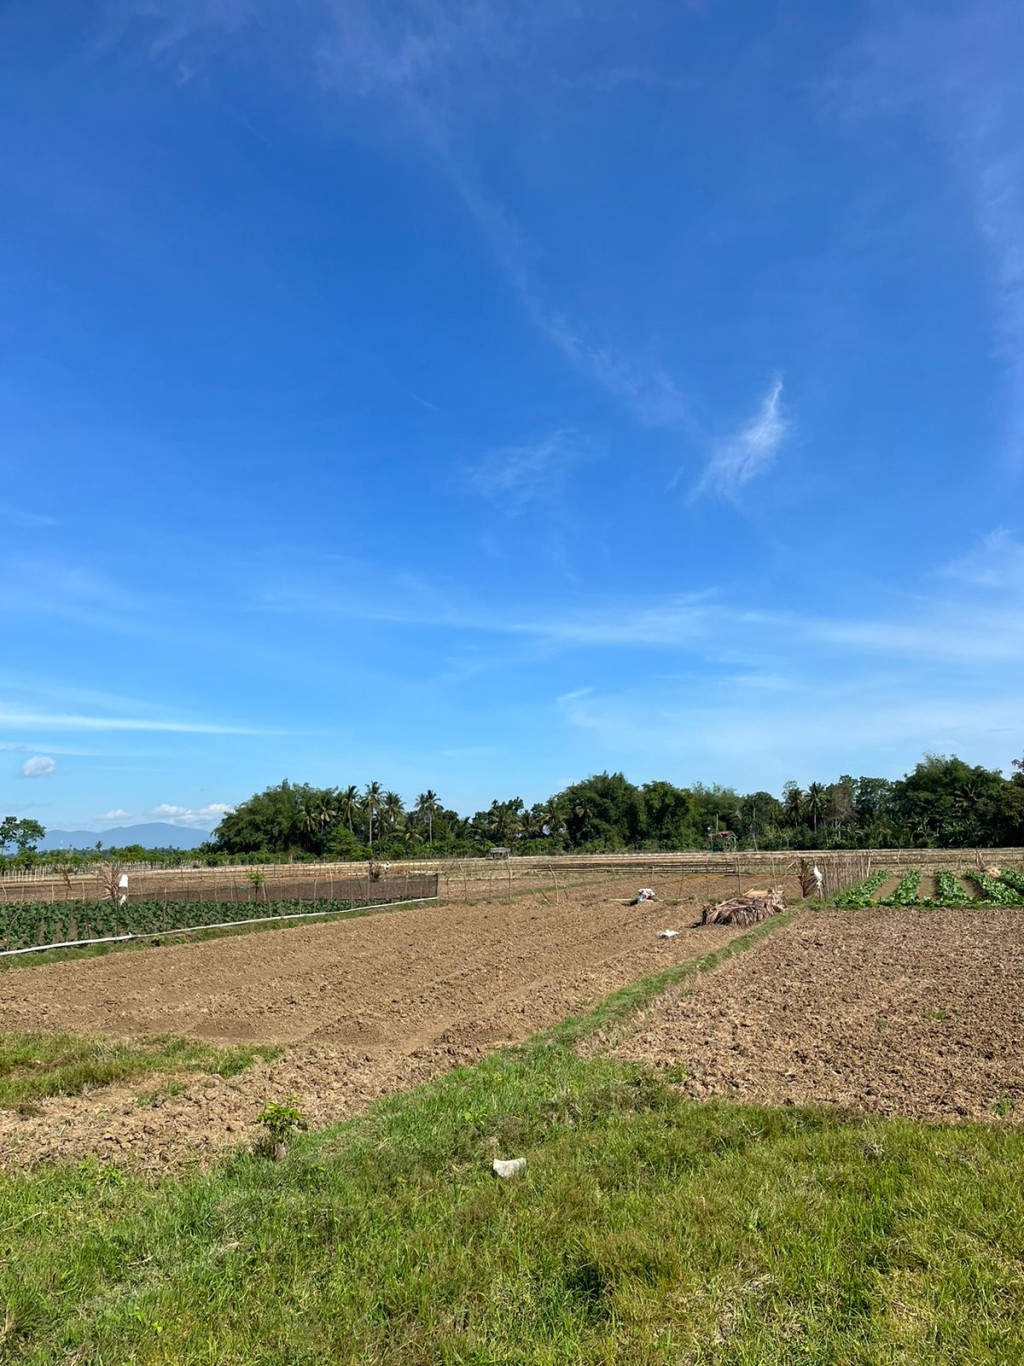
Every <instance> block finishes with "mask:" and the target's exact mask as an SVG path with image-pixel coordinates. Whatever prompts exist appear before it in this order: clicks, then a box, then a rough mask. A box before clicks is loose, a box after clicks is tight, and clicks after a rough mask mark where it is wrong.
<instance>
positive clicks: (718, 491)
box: [691, 376, 789, 498]
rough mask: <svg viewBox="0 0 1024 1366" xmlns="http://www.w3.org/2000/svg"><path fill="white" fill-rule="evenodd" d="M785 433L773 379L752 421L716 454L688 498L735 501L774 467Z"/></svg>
mask: <svg viewBox="0 0 1024 1366" xmlns="http://www.w3.org/2000/svg"><path fill="white" fill-rule="evenodd" d="M788 430H789V423H788V421H787V419H786V417H785V415H784V413H783V410H782V380H781V378H780V377H779V376H776V377H775V379H774V380H772V383H771V385H770V386H769V388H768V391H767V392H766V393H765V395H764V397H763V398H762V400H761V405H760V407H759V408H758V411H757V414H756V415H755V417H754V418H753V419H752V420H751V421H750V422H749V423H747V425H746V426H745V427H743V428H742V429H741V430H740V431H739V432H737V433H736V434H735V435H734V436H732V437H730V438H729V439H728V440H727V441H724V442H722V444H721V445H720V446H719V447H718V448H717V449H716V450H715V452H714V454H713V455H712V457H711V459H710V460H709V461H708V464H707V466H706V467H705V470H704V473H703V474H702V475H701V477H700V479H699V480H698V482H697V484H696V485H695V486H694V489H693V492H692V494H691V498H698V497H700V495H701V494H705V493H711V494H715V495H717V496H718V497H721V498H735V497H736V496H737V495H738V494H739V493H740V491H741V490H742V489H743V488H744V486H745V485H746V484H749V483H750V481H751V480H752V479H756V478H757V476H758V475H761V474H764V473H765V471H766V470H768V469H770V468H771V466H772V465H773V464H774V463H775V459H776V456H777V455H778V453H779V448H780V447H781V446H782V443H783V441H784V440H785V438H786V434H787V432H788Z"/></svg>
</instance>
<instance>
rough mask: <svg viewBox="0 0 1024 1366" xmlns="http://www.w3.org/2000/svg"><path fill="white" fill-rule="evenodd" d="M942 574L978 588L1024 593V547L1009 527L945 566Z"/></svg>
mask: <svg viewBox="0 0 1024 1366" xmlns="http://www.w3.org/2000/svg"><path fill="white" fill-rule="evenodd" d="M939 573H940V574H941V575H942V576H944V577H946V578H949V579H954V580H959V581H960V582H962V583H965V584H968V585H970V586H972V587H975V588H988V589H996V590H1002V591H1005V592H1011V593H1017V594H1021V593H1024V544H1022V543H1021V542H1020V541H1018V540H1017V539H1016V538H1015V537H1014V536H1013V534H1012V532H1010V531H1007V530H1006V528H1005V527H1000V528H998V529H997V530H995V531H992V532H990V533H989V535H988V536H986V537H985V538H984V540H983V541H982V542H981V544H980V545H977V546H975V547H974V548H973V549H971V550H969V551H968V552H967V553H966V554H965V555H961V556H958V557H957V558H956V559H953V560H951V561H950V562H949V563H948V564H947V565H944V566H943V567H942V568H941V569H940V571H939Z"/></svg>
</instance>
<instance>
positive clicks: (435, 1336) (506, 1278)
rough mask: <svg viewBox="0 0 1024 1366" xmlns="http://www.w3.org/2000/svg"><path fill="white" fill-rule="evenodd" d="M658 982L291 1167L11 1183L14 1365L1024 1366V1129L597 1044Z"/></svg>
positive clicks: (6, 1325) (2, 1348)
mask: <svg viewBox="0 0 1024 1366" xmlns="http://www.w3.org/2000/svg"><path fill="white" fill-rule="evenodd" d="M763 932H764V930H763V928H762V930H761V931H759V932H755V934H754V936H752V937H750V938H747V937H745V939H744V941H743V942H753V939H755V938H757V937H760V934H761V933H763ZM739 943H740V941H734V945H733V946H730V949H729V951H735V945H736V944H739ZM681 971H682V970H680V969H675V970H673V975H674V976H678V975H679V974H680V973H681ZM659 981H660V982H661V984H662V985H663V984H664V978H662V979H659ZM652 990H653V985H652V984H651V983H648V984H646V985H644V986H639V987H635V988H630V989H629V990H628V991H627V992H625V993H620V994H619V995H618V996H617V997H613V998H611V999H610V1001H609V1002H605V1003H602V1005H601V1006H600V1007H599V1008H598V1009H597V1011H595V1012H594V1013H593V1014H592V1015H591V1016H589V1017H587V1018H586V1020H585V1021H577V1022H575V1023H572V1024H567V1025H565V1026H561V1027H559V1029H557V1030H555V1031H552V1032H551V1033H550V1034H549V1035H547V1036H545V1037H544V1038H543V1039H541V1040H539V1041H537V1042H534V1043H533V1044H530V1045H528V1046H525V1047H523V1048H520V1049H516V1050H512V1051H509V1052H506V1053H503V1054H499V1055H496V1056H494V1057H492V1058H490V1059H489V1060H487V1061H486V1062H484V1063H483V1064H481V1065H480V1066H478V1067H475V1068H472V1069H463V1070H461V1071H458V1072H454V1073H451V1074H449V1075H448V1076H445V1077H442V1078H440V1079H439V1080H437V1081H436V1082H434V1083H432V1084H430V1085H429V1086H426V1087H423V1088H421V1089H419V1090H418V1091H415V1092H411V1093H409V1094H408V1095H404V1096H397V1097H392V1098H389V1099H387V1100H385V1101H383V1102H380V1103H379V1104H378V1105H376V1106H375V1107H374V1108H373V1109H372V1110H370V1111H369V1112H368V1113H367V1114H365V1115H363V1116H361V1117H360V1118H358V1119H356V1120H353V1121H350V1122H349V1123H347V1124H344V1125H339V1126H336V1127H335V1128H333V1129H330V1130H327V1131H326V1132H324V1133H320V1134H310V1135H305V1136H302V1137H300V1138H298V1139H296V1140H295V1141H294V1142H293V1144H292V1147H291V1149H290V1152H289V1154H288V1156H287V1158H286V1159H285V1160H284V1161H282V1162H278V1163H274V1162H271V1161H268V1160H266V1159H259V1158H255V1157H251V1156H239V1157H237V1158H235V1159H234V1160H233V1161H231V1162H229V1163H226V1164H225V1165H223V1166H221V1167H219V1168H217V1169H216V1170H214V1171H212V1172H210V1173H208V1174H207V1175H205V1176H201V1177H199V1176H194V1177H190V1178H187V1179H180V1180H171V1179H165V1180H162V1181H160V1182H157V1183H153V1182H147V1181H144V1180H142V1179H139V1178H136V1177H133V1176H129V1175H126V1174H124V1173H123V1172H120V1171H118V1170H116V1169H113V1168H104V1167H101V1166H99V1165H95V1164H84V1165H80V1166H75V1167H60V1168H53V1169H41V1170H39V1171H37V1172H35V1173H33V1174H25V1175H18V1176H6V1177H4V1178H3V1179H2V1180H0V1360H4V1361H11V1362H29V1363H38V1364H39V1366H41V1364H42V1363H52V1362H67V1363H72V1362H73V1363H78V1364H79V1366H122V1363H129V1362H131V1363H168V1364H169V1363H176V1364H178V1363H208V1364H209V1366H214V1364H215V1363H216V1366H222V1363H223V1364H227V1363H237V1364H238V1366H241V1364H242V1363H245V1364H246V1366H250V1364H251V1366H255V1364H256V1363H261V1364H264V1363H265V1364H266V1366H271V1364H273V1366H307V1363H308V1364H309V1366H312V1364H313V1363H317V1364H318V1366H319V1363H324V1362H332V1363H336V1362H337V1363H349V1362H351V1363H357V1362H358V1363H360V1364H361V1366H426V1364H427V1363H446V1366H447V1364H450V1366H456V1363H458V1366H485V1363H486V1364H487V1366H491V1364H492V1363H493V1364H494V1366H496V1364H497V1363H502V1366H520V1364H521V1363H523V1364H525V1363H533V1364H536V1366H541V1364H542V1363H543V1366H575V1364H577V1363H579V1364H580V1366H582V1363H587V1364H588V1366H589V1364H590V1363H621V1364H622V1366H627V1364H628V1366H670V1364H671V1366H680V1364H681V1363H731V1364H735V1366H739V1363H743V1364H744V1366H773V1364H775V1363H777V1364H778V1366H782V1363H791V1362H802V1363H811V1362H813V1363H821V1366H826V1363H827V1364H828V1366H833V1364H835V1363H851V1366H852V1364H853V1363H857V1364H858V1366H861V1364H863V1366H867V1363H871V1364H872V1366H883V1363H884V1366H893V1363H922V1366H923V1363H929V1364H930V1363H936V1362H949V1363H954V1362H955V1363H976V1362H978V1363H980V1362H986V1363H987V1362H1006V1363H1010V1362H1020V1361H1022V1360H1024V1348H1022V1346H1021V1344H1022V1343H1024V1183H1022V1180H1021V1177H1022V1174H1024V1133H1021V1132H1020V1131H1018V1130H1016V1129H1014V1128H1011V1127H1008V1126H992V1127H987V1126H978V1125H964V1126H955V1127H954V1126H948V1127H939V1126H934V1127H932V1126H926V1125H921V1124H916V1123H912V1122H909V1121H907V1122H902V1121H900V1122H892V1121H885V1120H881V1119H857V1118H853V1117H850V1116H844V1115H841V1114H837V1113H835V1112H826V1111H817V1110H804V1109H798V1108H789V1109H783V1110H767V1109H759V1108H753V1107H740V1106H733V1105H729V1104H726V1103H710V1104H702V1105H697V1104H693V1103H691V1102H688V1101H685V1100H682V1099H681V1098H680V1097H679V1096H678V1095H677V1094H676V1093H675V1092H674V1091H673V1090H672V1087H671V1085H669V1084H668V1083H667V1082H666V1081H665V1080H661V1079H658V1078H657V1077H654V1076H652V1075H651V1074H649V1073H645V1072H644V1071H643V1070H642V1069H639V1068H636V1067H633V1066H629V1065H625V1064H620V1063H617V1062H614V1061H610V1060H608V1059H607V1058H601V1057H598V1058H593V1059H591V1060H588V1061H585V1060H582V1059H581V1058H579V1057H578V1056H577V1055H576V1053H575V1052H574V1051H573V1050H572V1047H571V1044H572V1042H573V1041H574V1040H578V1039H579V1038H580V1037H582V1035H583V1034H584V1033H585V1032H586V1029H588V1028H595V1027H598V1028H601V1029H602V1030H603V1031H606V1032H612V1033H614V1032H615V1030H616V1029H617V1028H619V1027H620V1026H621V1025H622V1024H623V1021H624V1018H625V1015H626V1012H627V1011H628V1010H629V1009H631V1008H635V1006H636V1005H638V1004H641V1003H642V1002H643V1001H644V1000H645V999H647V998H648V997H649V995H650V993H651V991H652ZM495 1155H498V1156H501V1157H512V1156H525V1157H526V1158H527V1162H528V1166H527V1170H526V1172H525V1174H523V1175H522V1176H520V1177H518V1178H513V1179H512V1180H509V1181H499V1180H497V1179H496V1178H495V1177H494V1176H493V1175H492V1173H491V1171H490V1162H491V1159H492V1157H493V1156H495Z"/></svg>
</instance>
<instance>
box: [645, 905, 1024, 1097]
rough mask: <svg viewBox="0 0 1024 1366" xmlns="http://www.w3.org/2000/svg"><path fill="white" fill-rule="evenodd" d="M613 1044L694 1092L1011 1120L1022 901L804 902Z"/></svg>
mask: <svg viewBox="0 0 1024 1366" xmlns="http://www.w3.org/2000/svg"><path fill="white" fill-rule="evenodd" d="M619 1055H620V1056H622V1057H624V1058H629V1059H632V1060H635V1061H641V1060H642V1061H647V1062H650V1063H653V1064H655V1065H657V1066H663V1067H672V1068H674V1069H676V1070H677V1072H678V1073H679V1074H680V1079H679V1085H680V1089H681V1090H682V1092H683V1093H684V1094H686V1095H688V1096H691V1097H694V1098H700V1099H704V1098H706V1097H708V1096H728V1097H730V1098H731V1099H734V1100H740V1101H749V1102H757V1103H762V1104H769V1105H807V1104H815V1105H817V1104H828V1105H838V1106H844V1107H848V1108H850V1109H854V1110H871V1111H876V1112H878V1113H879V1114H884V1115H908V1116H913V1117H915V1118H921V1119H929V1120H950V1119H952V1120H955V1119H962V1118H965V1117H971V1118H978V1119H984V1118H991V1117H992V1116H993V1115H997V1114H1000V1113H1001V1114H1004V1115H1006V1116H1007V1117H1010V1118H1012V1119H1013V1120H1016V1121H1019V1120H1020V1119H1022V1118H1024V912H1022V911H1020V910H1014V909H1005V910H1004V909H1001V908H972V909H964V910H907V909H898V908H889V907H885V908H878V909H870V910H860V911H813V912H810V913H808V914H805V915H804V916H803V917H801V918H799V919H798V920H797V921H795V922H794V923H792V924H790V925H787V926H783V927H782V928H781V929H779V930H778V931H777V933H775V934H773V935H771V936H770V938H768V939H766V940H765V942H764V943H763V944H761V945H760V946H759V948H758V950H757V952H756V954H755V953H751V954H747V955H743V956H742V957H739V958H735V959H733V960H731V961H730V962H729V963H727V964H725V965H724V966H723V967H721V968H720V969H718V971H717V972H715V973H711V974H707V975H705V976H702V977H701V978H700V979H699V980H697V981H694V982H693V983H692V984H691V986H690V988H689V989H688V990H687V992H686V993H685V994H684V995H683V996H679V995H678V993H675V994H673V995H666V997H665V998H663V999H662V1000H660V1001H658V1002H657V1003H656V1004H655V1005H654V1006H653V1007H652V1008H651V1009H650V1010H649V1011H648V1012H647V1014H646V1016H645V1018H644V1020H643V1021H642V1024H641V1028H640V1031H639V1032H638V1033H637V1034H636V1035H635V1036H634V1037H633V1038H631V1039H630V1040H629V1041H628V1042H627V1043H625V1044H624V1045H623V1046H622V1047H621V1049H620V1050H619Z"/></svg>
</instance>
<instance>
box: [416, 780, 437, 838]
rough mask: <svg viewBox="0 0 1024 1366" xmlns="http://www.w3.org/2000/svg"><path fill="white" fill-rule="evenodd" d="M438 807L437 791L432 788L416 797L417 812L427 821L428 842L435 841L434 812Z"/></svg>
mask: <svg viewBox="0 0 1024 1366" xmlns="http://www.w3.org/2000/svg"><path fill="white" fill-rule="evenodd" d="M437 809H438V801H437V793H436V792H435V791H434V790H433V789H432V788H429V787H428V788H427V790H426V792H421V793H420V795H419V796H418V797H417V798H416V814H417V816H419V817H420V819H421V820H422V819H423V817H426V821H427V843H428V844H433V843H434V812H435V811H436V810H437Z"/></svg>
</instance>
